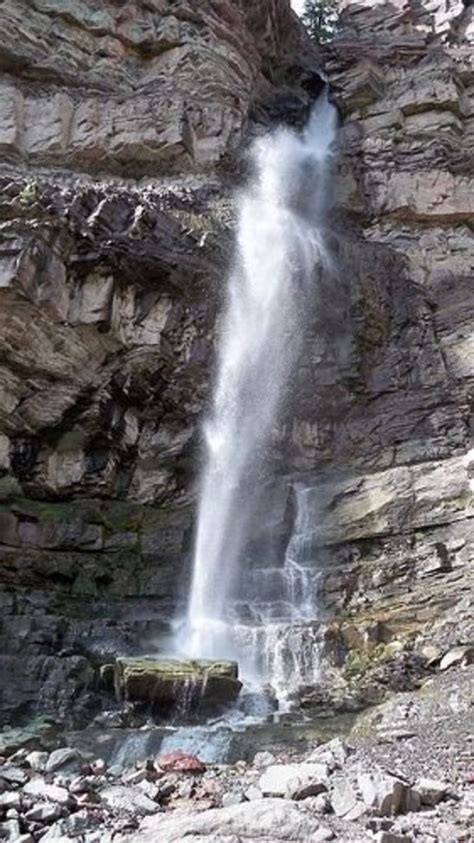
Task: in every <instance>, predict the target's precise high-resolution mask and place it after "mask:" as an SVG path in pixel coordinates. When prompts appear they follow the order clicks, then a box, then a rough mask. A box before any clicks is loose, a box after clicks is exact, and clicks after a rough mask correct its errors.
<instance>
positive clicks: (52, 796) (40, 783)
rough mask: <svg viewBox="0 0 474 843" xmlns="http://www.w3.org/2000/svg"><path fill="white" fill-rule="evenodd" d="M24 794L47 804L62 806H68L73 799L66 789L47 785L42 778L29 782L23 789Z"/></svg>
mask: <svg viewBox="0 0 474 843" xmlns="http://www.w3.org/2000/svg"><path fill="white" fill-rule="evenodd" d="M23 793H24V794H25V795H26V796H33V797H35V798H36V799H42V800H44V801H45V802H55V803H57V804H58V805H62V806H66V805H68V804H69V802H70V799H71V797H70V796H69V793H68V791H67V790H66V788H65V787H58V786H57V785H55V784H47V783H46V782H45V781H44V779H42V778H36V779H32V780H31V781H30V782H28V784H26V785H25V786H24V788H23Z"/></svg>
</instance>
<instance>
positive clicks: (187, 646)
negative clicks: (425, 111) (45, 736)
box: [180, 92, 337, 684]
mask: <svg viewBox="0 0 474 843" xmlns="http://www.w3.org/2000/svg"><path fill="white" fill-rule="evenodd" d="M336 126H337V112H336V109H335V108H334V106H332V105H331V104H330V103H329V100H328V97H327V93H326V92H325V93H324V94H323V95H322V96H321V98H320V99H319V101H318V102H317V104H316V106H315V107H314V109H313V112H312V115H311V118H310V120H309V122H308V125H307V127H306V128H305V130H304V131H303V132H302V133H301V134H298V133H296V132H294V131H291V130H289V129H279V130H278V131H276V132H275V133H273V134H270V135H268V136H266V137H264V138H261V139H259V140H257V141H256V142H255V144H254V145H253V148H252V151H251V157H252V160H253V165H254V169H255V177H254V179H253V180H252V182H251V183H250V184H249V186H248V187H247V188H246V189H245V191H244V192H243V194H242V197H241V201H240V209H239V218H238V231H237V255H236V260H235V265H234V268H233V271H232V272H231V274H230V279H229V290H228V304H227V311H226V314H225V319H224V325H223V332H222V338H221V344H220V352H219V361H218V373H217V381H216V386H215V394H214V400H213V406H212V411H211V414H210V418H209V419H208V420H207V422H206V424H205V427H204V435H205V442H206V449H207V461H206V466H205V470H204V475H203V479H202V486H201V492H200V502H199V513H198V527H197V537H196V547H195V557H194V569H193V578H192V587H191V594H190V599H189V604H188V615H187V622H186V625H185V628H184V629H183V630H182V633H181V636H180V638H181V649H182V650H184V651H186V652H187V654H188V655H190V656H193V657H200V658H203V657H205V658H217V657H222V658H229V657H234V658H237V659H238V660H239V662H240V664H241V667H242V668H243V673H244V676H245V671H246V669H247V671H248V672H252V673H255V672H257V673H258V672H260V673H261V677H262V680H263V681H272V680H273V681H274V682H276V684H278V683H279V682H284V678H285V677H284V674H285V663H286V662H287V661H288V657H287V653H288V652H290V653H291V652H294V651H295V650H296V651H298V650H301V646H300V645H301V642H299V641H298V640H297V639H298V634H299V633H298V631H297V624H298V623H301V622H305V621H309V620H311V617H310V615H311V614H313V619H314V607H313V606H311V601H310V600H309V597H308V593H310V592H311V591H312V589H313V584H312V583H311V582H310V577H311V574H310V572H309V569H304V567H302V566H301V564H300V560H299V555H298V542H301V541H303V540H304V539H302V532H304V530H303V531H302V525H303V522H302V519H304V517H305V516H304V512H303V511H299V513H298V516H297V524H296V534H295V536H294V538H293V540H292V542H290V545H289V547H288V549H287V553H286V558H285V559H284V564H283V566H282V568H279V569H278V570H274V569H273V568H271V567H265V564H263V565H261V566H260V567H259V570H258V571H253V572H252V574H253V577H252V581H253V582H254V594H253V600H252V601H251V602H250V608H249V604H247V608H246V615H247V616H246V618H245V619H244V618H243V617H242V612H241V601H240V600H239V593H240V592H241V588H240V582H239V580H240V577H239V574H241V569H242V558H243V553H244V548H245V544H246V542H247V541H248V530H249V524H250V520H251V518H252V515H253V513H254V511H255V507H256V506H257V500H258V495H259V489H260V490H261V487H262V483H261V479H262V472H263V470H264V466H265V462H266V457H267V453H268V446H269V444H270V441H271V436H272V431H273V428H274V425H275V421H276V419H277V416H278V413H279V411H280V409H281V406H282V403H283V401H284V398H285V393H286V388H287V385H288V381H289V379H290V377H291V375H292V372H293V371H294V367H295V363H296V361H297V357H298V352H299V350H300V348H301V339H302V332H303V327H304V325H303V320H304V318H305V306H304V300H305V297H307V296H308V295H311V290H312V289H314V283H315V274H316V273H315V270H316V268H317V267H318V266H321V265H322V264H327V263H328V257H327V253H326V249H325V245H324V218H325V209H326V205H327V203H326V199H327V192H328V183H329V178H328V176H329V174H330V162H331V158H332V151H333V142H334V140H335V136H336ZM246 576H247V574H246ZM265 582H267V583H268V582H273V583H275V582H277V585H276V586H275V585H273V586H272V599H271V600H270V601H269V602H268V601H267V602H266V601H265ZM239 607H240V608H239ZM249 613H250V616H249ZM291 636H293V637H294V639H295V640H293V641H292V640H291ZM303 649H304V648H303ZM256 653H258V654H259V657H258V658H256ZM269 654H271V656H270V655H269ZM290 661H292V666H290V669H291V670H292V671H293V673H295V671H296V674H298V679H300V680H301V681H303V680H304V676H303V674H305V675H306V674H307V672H308V670H312V669H313V666H312V665H307V664H305V658H304V655H303V656H302V661H301V663H299V664H298V665H296V664H295V661H294V658H293V660H291V659H290Z"/></svg>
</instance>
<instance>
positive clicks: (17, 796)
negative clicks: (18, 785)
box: [0, 790, 21, 811]
mask: <svg viewBox="0 0 474 843" xmlns="http://www.w3.org/2000/svg"><path fill="white" fill-rule="evenodd" d="M10 808H15V809H16V810H18V811H19V810H20V808H21V793H20V792H19V791H18V790H9V791H7V793H2V794H1V796H0V811H8V810H9V809H10Z"/></svg>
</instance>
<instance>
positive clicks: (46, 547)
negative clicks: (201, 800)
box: [0, 0, 322, 717]
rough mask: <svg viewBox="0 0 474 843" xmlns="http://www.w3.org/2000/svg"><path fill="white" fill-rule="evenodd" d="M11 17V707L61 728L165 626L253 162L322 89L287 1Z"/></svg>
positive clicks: (2, 350) (3, 335)
mask: <svg viewBox="0 0 474 843" xmlns="http://www.w3.org/2000/svg"><path fill="white" fill-rule="evenodd" d="M0 15H1V19H2V34H3V37H2V43H1V45H0V69H1V71H2V80H1V89H0V153H1V158H2V167H1V173H0V181H1V192H0V217H1V227H0V554H1V567H0V582H1V605H2V610H1V619H0V624H1V629H0V650H1V653H2V655H1V657H0V664H1V672H2V677H3V681H2V688H1V691H0V693H1V703H0V708H1V710H2V712H3V714H4V715H5V716H7V717H9V716H10V715H11V714H12V713H14V714H15V715H16V714H21V713H23V712H27V711H30V710H32V709H35V708H39V709H40V710H42V709H45V708H46V709H51V708H53V709H55V710H56V711H57V713H58V714H59V716H61V715H62V714H63V713H64V712H65V711H70V710H74V709H75V708H77V709H78V710H80V711H85V712H86V713H87V711H88V705H89V703H90V704H91V705H94V704H95V703H94V700H93V696H92V692H93V691H94V690H95V689H96V684H97V682H96V680H97V669H98V667H99V666H100V664H101V663H102V662H103V661H104V659H105V660H106V659H107V658H108V657H110V654H113V653H116V652H123V653H126V652H132V653H136V652H137V651H141V649H143V648H145V649H146V647H149V646H151V642H152V641H153V640H154V638H155V637H156V636H157V635H158V634H159V633H160V632H161V631H162V629H163V626H164V625H165V623H168V622H169V620H170V618H171V616H172V612H173V608H174V605H175V601H176V594H177V593H179V592H180V590H181V591H182V588H183V586H184V583H183V576H184V574H183V564H184V561H185V560H186V554H187V553H188V551H189V548H190V544H191V540H192V519H193V512H194V509H193V503H194V500H195V475H196V471H197V469H198V464H197V463H198V444H199V428H198V422H199V419H200V418H201V416H202V412H203V408H204V406H205V402H206V400H207V396H208V391H209V382H210V378H211V375H212V365H213V356H214V323H215V318H216V312H217V307H218V304H219V301H220V299H221V295H220V291H221V289H222V282H223V278H224V274H225V267H226V265H227V260H228V256H229V253H230V244H231V233H230V232H231V228H232V219H233V209H232V204H231V201H230V198H229V195H230V190H231V188H232V185H233V184H234V183H235V180H236V178H238V177H239V176H238V173H239V170H240V169H241V167H242V166H245V164H244V163H242V162H240V150H241V149H242V148H244V147H245V141H244V138H245V136H246V135H247V134H252V132H254V131H256V130H257V127H258V126H265V125H270V124H271V123H272V122H274V121H275V120H277V119H280V117H281V115H283V114H284V115H285V119H287V120H289V121H290V122H293V121H296V122H298V123H301V121H302V120H303V119H304V116H305V115H306V114H307V113H308V109H309V106H310V102H311V98H312V97H314V94H315V91H316V90H317V89H318V88H319V87H321V84H322V83H321V80H320V78H319V76H318V75H317V73H316V72H315V70H314V67H315V57H314V48H313V47H312V45H311V43H310V42H309V39H308V38H307V36H306V33H305V32H304V30H303V28H302V27H301V25H300V24H299V22H298V20H297V18H296V17H295V16H294V15H293V13H292V12H291V10H290V5H289V2H287V0H265V2H263V3H262V2H260V1H259V2H247V0H245V2H237V3H235V2H225V0H224V1H223V0H205V2H200V3H198V4H196V3H195V2H187V0H180V2H176V0H131V1H130V2H125V3H124V2H118V0H115V2H113V1H112V0H111V2H107V3H102V2H97V0H85V2H81V3H77V2H70V3H64V2H54V0H53V1H52V0H34V2H26V0H25V2H22V3H18V2H16V0H15V2H6V3H4V4H2V9H1V12H0ZM239 162H240V163H239ZM76 703H77V705H76Z"/></svg>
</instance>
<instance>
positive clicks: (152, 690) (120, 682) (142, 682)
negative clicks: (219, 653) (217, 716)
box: [114, 657, 242, 714]
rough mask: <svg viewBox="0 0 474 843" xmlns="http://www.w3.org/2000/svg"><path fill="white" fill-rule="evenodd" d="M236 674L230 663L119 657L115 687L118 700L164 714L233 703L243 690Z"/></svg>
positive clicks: (232, 664)
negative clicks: (174, 710) (170, 711)
mask: <svg viewBox="0 0 474 843" xmlns="http://www.w3.org/2000/svg"><path fill="white" fill-rule="evenodd" d="M238 674H239V671H238V665H237V663H236V662H233V661H205V660H198V661H194V660H183V659H171V658H154V657H140V658H119V659H117V661H116V663H115V666H114V684H115V691H116V694H117V697H118V698H119V699H120V700H124V701H127V702H148V703H150V705H151V706H152V709H153V710H154V711H155V712H156V713H158V714H165V713H166V712H167V711H169V710H171V709H176V708H179V709H181V710H182V711H192V710H196V709H198V708H203V707H204V708H220V707H222V706H225V705H228V704H230V703H233V702H234V701H235V700H236V699H237V697H238V695H239V692H240V689H241V687H242V683H241V682H240V681H239V678H238Z"/></svg>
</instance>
